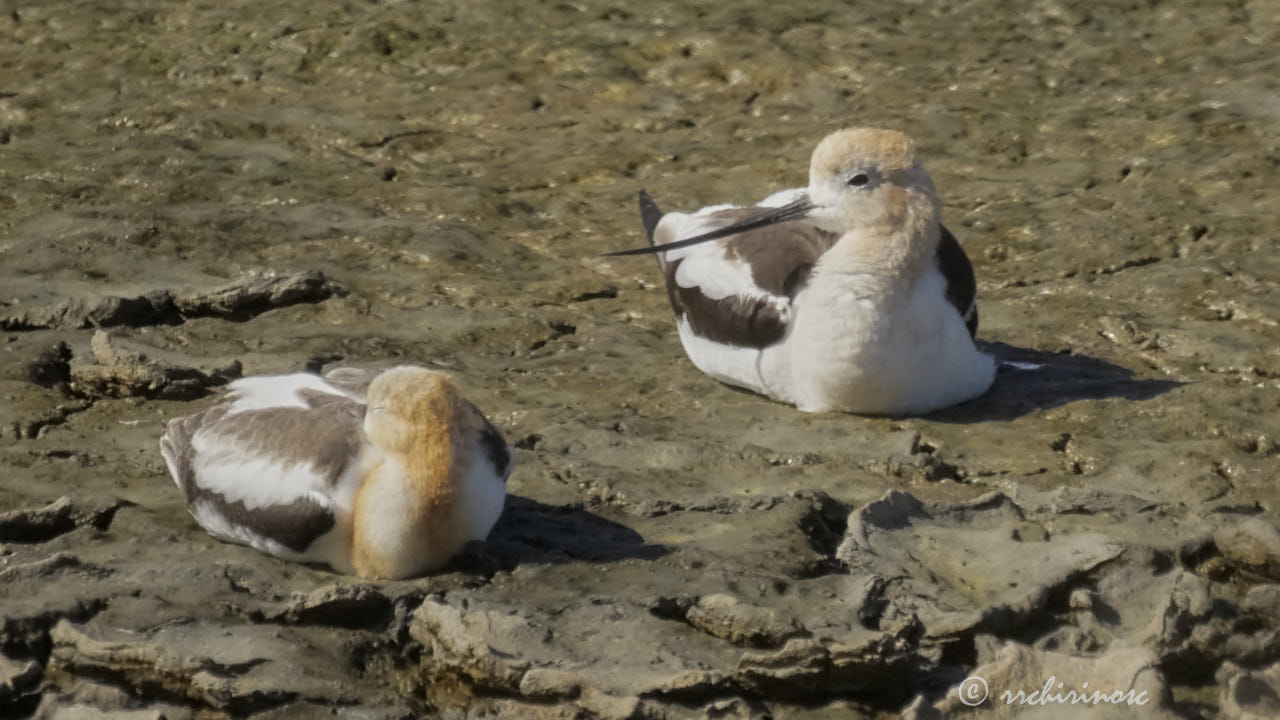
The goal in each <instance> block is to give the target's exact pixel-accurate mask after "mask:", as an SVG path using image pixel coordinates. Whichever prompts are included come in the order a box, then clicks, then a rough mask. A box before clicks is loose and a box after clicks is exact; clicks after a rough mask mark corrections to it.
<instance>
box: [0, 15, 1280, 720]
mask: <svg viewBox="0 0 1280 720" xmlns="http://www.w3.org/2000/svg"><path fill="white" fill-rule="evenodd" d="M1277 43H1280V11H1278V10H1277V6H1276V4H1275V3H1274V2H1269V1H1266V0H1245V1H1244V2H1239V3H1234V4H1231V5H1224V6H1221V7H1218V6H1205V5H1204V4H1200V3H1191V2H1184V1H1183V0H1170V1H1167V2H1158V3H1149V4H1137V5H1133V4H1127V3H1094V4H1091V5H1089V6H1088V9H1087V10H1086V9H1078V8H1074V7H1072V6H1069V5H1063V4H1056V3H1052V2H1036V3H1030V4H1027V3H984V4H967V5H956V4H944V3H937V4H898V5H876V6H872V5H868V6H866V7H862V6H855V7H849V6H846V5H838V4H834V3H826V2H794V3H772V4H768V3H765V4H759V3H753V4H747V5H743V4H727V3H693V4H690V3H647V4H641V5H635V4H617V3H612V4H611V3H608V2H597V1H596V0H584V1H583V2H579V3H572V4H570V3H560V4H556V3H545V4H527V5H524V6H519V7H517V6H513V5H512V4H497V3H486V2H479V3H456V4H453V3H422V2H398V3H397V2H370V3H347V4H338V3H304V2H298V1H297V0H288V1H286V2H275V3H247V2H230V3H212V4H195V3H163V2H154V1H148V0H138V1H137V2H119V3H107V4H90V5H85V4H82V3H66V2H57V1H56V0H55V1H54V2H47V3H39V4H37V3H30V4H21V3H20V4H19V5H17V6H14V7H13V9H11V10H6V11H5V13H4V14H3V15H0V69H2V71H0V342H2V343H3V354H0V399H2V400H0V716H4V717H29V716H34V717H41V718H63V719H71V718H82V717H84V718H90V717H92V718H98V717H117V718H158V717H161V716H163V717H166V718H169V719H170V720H174V719H175V718H220V717H236V718H239V717H250V716H252V717H255V718H298V717H334V716H337V717H351V718H402V717H443V718H462V717H498V718H686V717H688V718H703V717H714V718H752V719H756V718H779V719H782V718H794V719H796V720H809V719H811V718H812V719H816V718H828V717H851V718H856V717H866V718H874V717H898V716H904V715H905V716H906V717H915V718H932V717H951V716H952V715H954V714H956V713H957V712H959V711H961V710H965V709H966V706H965V705H963V704H962V703H961V699H962V698H961V696H960V695H958V694H957V689H958V688H959V687H960V686H961V682H962V681H963V680H964V679H965V678H966V677H968V676H970V675H979V676H982V677H984V678H985V679H986V681H987V683H988V685H989V688H990V690H991V693H992V694H991V699H989V700H988V701H987V702H986V703H985V704H983V705H981V706H980V707H979V708H977V709H976V710H969V711H968V713H969V714H968V715H967V716H971V717H990V718H997V717H1011V716H1014V715H1016V716H1018V717H1046V718H1055V717H1066V716H1068V715H1064V714H1063V712H1064V711H1063V710H1062V708H1060V707H1055V706H1053V705H1041V706H1034V707H1017V706H1011V705H1006V704H1002V703H1000V702H998V701H997V698H998V695H999V693H1001V692H1002V691H1005V690H1009V691H1018V690H1025V691H1027V692H1031V691H1033V690H1036V689H1039V688H1040V687H1041V686H1042V685H1043V684H1044V683H1045V682H1046V680H1048V679H1049V677H1050V676H1053V677H1056V678H1057V679H1058V680H1059V681H1061V682H1064V683H1066V684H1067V687H1076V688H1078V687H1080V686H1081V685H1082V684H1083V683H1089V687H1090V688H1098V689H1101V690H1124V691H1130V690H1132V691H1134V692H1145V693H1146V695H1145V696H1144V697H1146V698H1148V700H1149V702H1147V703H1146V704H1145V705H1141V706H1125V707H1123V708H1119V709H1118V710H1117V708H1114V707H1111V706H1105V707H1091V708H1087V709H1079V710H1078V711H1076V710H1075V709H1072V710H1071V711H1068V712H1070V713H1071V714H1070V715H1069V716H1070V717H1096V718H1102V717H1135V716H1136V717H1152V718H1251V717H1274V716H1276V715H1277V714H1280V700H1277V698H1280V531H1277V517H1276V512H1277V506H1278V505H1280V490H1278V489H1277V480H1278V479H1280V351H1278V350H1277V348H1280V330H1278V328H1277V322H1278V321H1277V318H1280V253H1277V245H1278V243H1277V232H1278V230H1277V228H1280V204H1277V202H1276V200H1275V188H1276V187H1277V186H1278V185H1280V103H1278V102H1277V100H1276V98H1277V82H1278V81H1277V80H1276V72H1275V71H1276V68H1277V64H1276V58H1275V53H1274V49H1273V48H1274V47H1275V45H1276V44H1277ZM849 124H863V125H877V126H888V127H895V128H899V129H901V130H903V131H905V132H907V133H908V134H910V135H912V136H913V137H915V138H916V139H917V141H918V143H919V145H920V149H921V151H922V153H923V155H924V157H925V160H926V165H927V167H928V168H929V169H930V171H931V173H932V174H933V176H934V179H935V181H936V183H937V185H938V187H939V190H940V193H941V195H942V198H943V201H944V205H945V207H944V219H945V220H946V222H947V223H948V225H949V226H950V227H951V228H952V229H953V230H954V231H955V232H956V234H957V236H958V237H959V238H960V240H961V242H962V243H963V244H964V246H965V247H966V249H967V251H968V253H969V255H970V256H971V258H972V259H973V261H974V264H975V267H976V270H977V273H978V278H979V292H980V303H981V315H982V327H981V329H980V333H979V335H980V338H981V340H982V341H983V342H984V343H986V346H987V348H988V349H989V350H990V351H991V352H993V353H995V354H996V355H997V356H999V357H1000V358H1001V359H1002V360H1005V361H1008V362H1014V363H1032V364H1037V365H1039V366H1040V368H1039V369H1038V370H1023V369H1016V368H1013V367H1009V368H1006V369H1003V370H1002V371H1001V374H1000V376H999V378H998V380H997V383H996V386H995V388H994V389H993V390H992V392H991V393H990V394H988V395H987V396H985V397H983V398H981V399H978V400H976V401H974V402H971V403H969V404H966V405H963V406H960V407H956V408H953V409H951V410H948V411H945V412H942V413H939V414H937V415H934V416H931V417H928V418H916V419H905V420H903V419H884V418H881V419H868V418H859V417H854V416H848V415H817V416H813V415H805V414H802V413H798V412H796V411H795V410H794V409H792V408H789V407H785V406H781V405H778V404H775V403H771V402H769V401H767V400H764V399H762V398H759V397H755V396H752V395H750V394H747V393H743V392H739V391H735V390H733V389H730V388H727V387H725V386H722V385H719V384H717V383H716V382H714V381H712V380H711V379H709V378H707V377H705V376H703V375H701V374H699V373H698V372H697V371H696V370H695V369H694V368H693V367H692V366H691V365H690V364H689V363H688V362H687V361H686V360H685V359H684V358H683V355H682V353H681V350H680V347H679V343H678V340H677V339H676V336H675V329H674V321H673V318H672V317H671V315H670V311H669V308H668V307H667V305H666V300H665V294H664V293H663V292H662V291H661V288H660V287H659V286H658V282H659V276H658V273H657V272H656V270H655V269H654V267H653V265H652V263H651V262H650V261H647V260H644V259H635V260H625V261H622V260H619V261H604V260H602V259H599V258H598V257H596V256H597V255H598V254H599V253H601V252H605V251H608V250H616V249H621V248H625V247H632V246H635V245H637V244H638V243H639V242H641V237H642V236H641V230H640V224H639V220H638V218H637V217H636V213H635V209H634V202H635V194H636V191H637V190H639V189H640V188H642V187H644V188H647V189H649V190H650V191H651V192H652V193H653V194H654V197H655V198H656V199H657V200H658V202H659V203H660V204H661V205H662V206H664V207H667V208H670V209H688V208H695V207H699V206H702V205H705V204H708V203H711V202H722V201H738V202H747V201H750V200H753V199H756V198H759V197H763V196H764V195H765V194H767V193H769V192H771V191H773V190H776V189H779V188H781V187H786V186H794V185H798V184H802V183H803V182H804V179H805V164H806V162H807V158H808V154H809V152H810V150H811V148H812V146H813V145H814V144H815V143H816V142H817V140H819V139H820V138H821V137H822V136H823V135H824V134H826V133H827V132H829V131H830V130H832V129H835V128H837V127H840V126H843V125H849ZM339 362H341V363H344V364H355V365H365V366H386V365H390V364H394V363H399V362H413V363H420V364H427V365H431V366H434V367H439V368H444V369H447V370H450V371H452V372H454V373H455V374H456V375H457V376H458V378H459V379H460V381H461V382H462V384H463V386H464V387H465V388H467V390H468V394H469V395H470V396H471V397H472V399H473V400H474V401H475V402H476V403H477V404H478V405H479V406H480V407H482V408H484V409H485V410H486V412H487V413H488V414H489V416H490V417H491V418H492V419H493V420H494V422H495V423H496V424H497V425H498V426H499V427H500V428H501V429H502V431H503V433H504V434H505V435H506V437H507V439H508V440H509V441H510V442H512V443H513V444H514V445H515V446H516V448H517V466H516V469H515V471H514V473H513V475H512V477H511V481H510V492H511V496H510V497H509V500H508V506H507V510H506V512H505V514H504V515H503V517H502V519H501V520H500V522H499V524H498V526H497V527H496V528H495V530H494V533H493V535H492V537H491V538H490V540H489V542H487V543H485V544H483V545H481V546H477V547H473V548H471V549H470V550H469V551H468V552H467V553H465V554H464V556H463V557H461V558H459V559H458V561H457V562H455V563H454V565H453V566H452V567H451V568H450V569H449V570H448V571H447V572H443V573H440V574H438V575H434V576H431V577H425V578H419V579H415V580H411V581H404V582H391V583H379V584H373V583H364V582H358V581H356V580H354V579H350V578H344V577H340V576H336V575H333V574H331V573H327V572H324V571H320V570H315V569H312V568H309V567H305V566H297V565H289V564H285V563H281V562H277V561H276V560H274V559H271V558H268V557H266V556H263V555H260V554H257V553H255V552H253V551H251V550H249V549H247V548H242V547H237V546H231V545H226V544H222V543H219V542H217V541H215V540H213V539H212V538H211V537H209V536H208V535H206V534H205V533H204V532H203V531H202V530H200V529H199V528H198V527H197V526H196V525H195V523H194V522H193V521H192V520H191V519H190V518H189V517H188V516H187V514H186V512H185V509H184V507H183V504H182V501H181V497H180V494H179V493H178V491H177V490H176V488H174V487H173V485H172V483H171V481H170V480H169V478H168V477H167V474H166V472H165V469H164V465H163V462H162V461H161V459H160V457H159V453H158V451H157V448H156V443H157V439H158V437H159V434H160V431H161V427H162V424H163V422H164V421H165V420H166V419H168V418H171V417H174V416H177V415H181V414H186V413H189V412H192V411H194V410H196V409H198V408H201V407H205V406H206V405H207V404H208V403H210V402H214V401H215V398H216V396H217V393H218V392H219V390H218V386H220V385H221V384H223V383H225V382H226V381H227V380H228V379H230V378H233V377H236V376H237V375H238V374H240V373H244V374H259V373H272V372H285V371H296V370H301V369H307V368H309V369H313V370H319V369H322V368H325V367H331V366H333V365H334V364H336V363H339ZM1037 713H1038V714H1037ZM1116 713H1119V714H1116Z"/></svg>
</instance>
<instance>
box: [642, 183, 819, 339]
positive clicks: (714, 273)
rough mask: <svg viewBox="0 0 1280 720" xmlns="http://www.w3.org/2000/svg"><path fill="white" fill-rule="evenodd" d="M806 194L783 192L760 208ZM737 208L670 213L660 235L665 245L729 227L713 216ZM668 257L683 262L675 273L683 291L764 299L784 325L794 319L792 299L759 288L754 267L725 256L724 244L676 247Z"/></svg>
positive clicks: (712, 296) (797, 190) (714, 297)
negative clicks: (694, 289)
mask: <svg viewBox="0 0 1280 720" xmlns="http://www.w3.org/2000/svg"><path fill="white" fill-rule="evenodd" d="M802 192H803V189H802V188H792V189H789V190H782V191H779V192H776V193H774V194H772V195H770V196H769V197H767V198H765V199H764V201H763V202H761V203H760V206H765V207H780V206H782V205H785V204H787V203H789V202H791V201H792V200H794V199H795V198H796V196H797V195H798V194H800V193H802ZM737 208H738V206H736V205H710V206H707V207H704V208H702V209H700V210H698V211H697V212H695V213H681V212H670V213H667V214H666V215H663V216H662V220H661V221H660V222H659V223H658V231H657V232H658V233H660V234H661V236H662V238H663V242H672V241H675V240H681V239H684V238H689V237H693V236H695V235H700V234H702V233H705V232H710V231H712V230H716V229H719V228H721V227H724V226H725V225H727V224H728V222H729V221H727V220H725V219H723V218H716V217H713V215H714V214H715V213H716V212H719V211H721V210H733V209H737ZM665 257H666V260H667V262H668V263H670V262H672V261H675V260H682V261H683V262H681V263H680V266H679V267H678V268H676V272H675V282H676V284H677V285H679V286H680V287H682V288H686V289H693V288H697V289H698V290H699V291H700V292H701V293H702V294H703V295H705V296H706V297H707V298H709V299H711V300H724V299H725V298H729V297H734V296H741V297H748V298H754V299H759V300H764V301H766V302H768V303H769V304H770V305H771V306H772V307H773V308H774V309H775V310H777V311H778V314H779V315H780V316H781V318H782V321H783V322H788V321H789V320H790V319H791V299H790V298H787V297H783V296H780V295H775V294H774V293H771V292H769V291H767V290H765V289H763V288H761V287H760V286H759V285H757V284H756V282H755V279H754V278H753V277H752V273H751V266H750V265H748V264H747V263H745V262H743V261H741V260H739V259H736V258H730V257H729V256H728V255H727V254H726V253H725V248H724V245H723V241H720V242H707V243H700V244H698V245H690V246H689V247H683V248H676V249H675V250H669V251H667V253H666V256H665Z"/></svg>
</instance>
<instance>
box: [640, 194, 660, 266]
mask: <svg viewBox="0 0 1280 720" xmlns="http://www.w3.org/2000/svg"><path fill="white" fill-rule="evenodd" d="M660 220H662V211H661V210H659V209H658V203H656V202H654V201H653V198H651V197H649V193H647V192H645V191H644V190H641V191H640V222H642V223H644V235H645V237H646V238H647V239H648V240H649V247H653V245H654V239H653V237H654V235H656V234H657V232H658V221H660ZM657 258H658V267H661V268H663V269H665V268H666V265H665V263H663V261H662V254H661V253H659V254H658V255H657Z"/></svg>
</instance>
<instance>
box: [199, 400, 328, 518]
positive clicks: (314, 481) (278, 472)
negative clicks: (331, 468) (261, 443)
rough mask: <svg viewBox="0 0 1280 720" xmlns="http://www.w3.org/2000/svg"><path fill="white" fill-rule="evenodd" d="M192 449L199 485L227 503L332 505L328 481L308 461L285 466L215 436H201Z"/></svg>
mask: <svg viewBox="0 0 1280 720" xmlns="http://www.w3.org/2000/svg"><path fill="white" fill-rule="evenodd" d="M224 422H225V421H224ZM191 447H192V448H193V449H194V450H195V452H196V461H195V464H194V466H193V468H192V469H193V470H194V471H195V482H196V484H197V485H199V486H200V487H202V488H204V489H206V490H210V491H213V492H216V493H218V494H219V495H221V496H223V497H224V498H226V500H227V502H242V503H244V506H245V508H247V509H249V510H255V509H258V508H263V507H267V506H268V505H285V504H288V503H291V502H293V501H294V500H297V499H299V498H300V497H301V496H311V497H313V499H315V500H316V501H317V502H319V503H320V504H321V505H322V506H328V505H329V500H328V498H327V497H326V496H325V494H324V491H325V485H326V480H327V478H325V476H324V475H322V474H321V473H319V472H317V471H316V469H315V467H314V466H313V465H312V464H311V463H310V462H307V461H306V460H299V461H295V462H282V461H281V460H280V459H279V458H272V457H268V456H263V455H250V454H246V452H245V450H244V448H243V447H240V446H239V445H237V444H236V443H235V442H234V441H228V438H226V437H225V436H222V435H219V434H217V433H215V432H197V433H196V434H195V436H194V437H193V438H191Z"/></svg>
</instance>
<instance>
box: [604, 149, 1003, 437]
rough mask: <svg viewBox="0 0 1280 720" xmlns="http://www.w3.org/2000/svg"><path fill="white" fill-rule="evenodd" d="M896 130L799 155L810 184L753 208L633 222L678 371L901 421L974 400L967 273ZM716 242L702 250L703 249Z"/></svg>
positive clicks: (978, 385)
mask: <svg viewBox="0 0 1280 720" xmlns="http://www.w3.org/2000/svg"><path fill="white" fill-rule="evenodd" d="M940 210H941V208H940V203H939V201H938V196H937V193H936V191H935V190H934V187H933V181H932V180H931V179H930V178H929V174H928V173H926V172H925V170H924V168H923V167H922V166H921V164H920V160H919V158H918V157H917V156H916V152H915V147H914V145H913V144H912V142H911V141H910V140H909V139H908V138H907V137H906V136H905V135H903V134H901V133H898V132H895V131H892V130H874V129H866V128H856V129H848V130H840V131H838V132H835V133H832V134H831V135H828V136H827V137H826V138H825V139H823V141H822V142H821V143H819V144H818V147H817V149H816V150H814V152H813V158H812V161H811V163H810V166H809V187H808V188H796V189H791V190H784V191H782V192H779V193H775V194H774V195H771V196H770V197H768V198H766V199H765V200H764V201H763V202H762V203H760V206H758V207H755V208H741V207H735V206H732V205H715V206H711V207H706V208H703V209H701V210H699V211H697V212H695V213H692V214H686V213H679V212H672V213H667V214H665V215H664V214H663V213H662V211H660V210H659V209H658V207H657V205H656V204H654V202H653V201H652V200H651V199H650V198H649V196H648V195H647V194H646V193H644V192H643V191H642V192H641V193H640V215H641V218H642V220H643V221H644V227H645V232H646V233H647V234H648V236H649V245H650V246H649V247H647V248H640V249H637V250H626V251H622V252H617V253H610V255H631V254H643V253H656V254H657V257H658V265H659V266H660V267H661V268H662V271H663V273H664V274H665V276H666V283H667V294H668V296H669V297H670V300H671V305H672V307H673V308H674V309H675V312H676V316H677V326H678V328H679V331H680V341H681V343H682V344H683V345H684V349H685V352H686V353H687V354H688V355H689V359H690V360H692V361H693V364H694V365H696V366H698V368H699V369H701V370H702V371H703V372H705V373H707V374H708V375H711V376H712V377H714V378H716V379H718V380H720V381H722V382H726V383H729V384H731V385H737V386H739V387H744V388H747V389H749V390H753V391H755V392H758V393H760V394H762V395H767V396H769V397H772V398H775V399H777V400H781V401H783V402H788V403H792V404H794V405H796V407H798V408H799V409H801V410H805V411H808V412H823V411H828V410H843V411H847V412H854V413H865V414H877V415H879V414H884V415H911V414H921V413H928V412H931V411H934V410H938V409H940V408H944V407H947V406H949V405H953V404H955V403H959V402H962V401H964V400H968V399H970V398H973V397H976V396H978V395H981V394H982V393H984V392H986V391H987V389H988V388H989V387H990V386H991V383H992V381H993V380H994V379H995V361H994V359H993V358H992V357H991V356H990V355H987V354H985V353H982V352H980V351H979V350H978V349H977V347H976V346H975V345H974V343H973V334H974V333H975V332H976V331H977V327H978V310H977V305H976V304H975V296H976V291H977V286H976V284H975V282H974V277H973V266H972V265H970V263H969V258H968V257H967V256H966V255H965V253H964V250H963V249H961V247H960V244H959V243H958V242H956V239H955V237H954V236H952V235H951V233H950V232H948V231H947V229H946V228H944V227H942V224H941V223H940V221H939V215H940ZM712 240H716V241H717V242H710V241H712Z"/></svg>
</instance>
